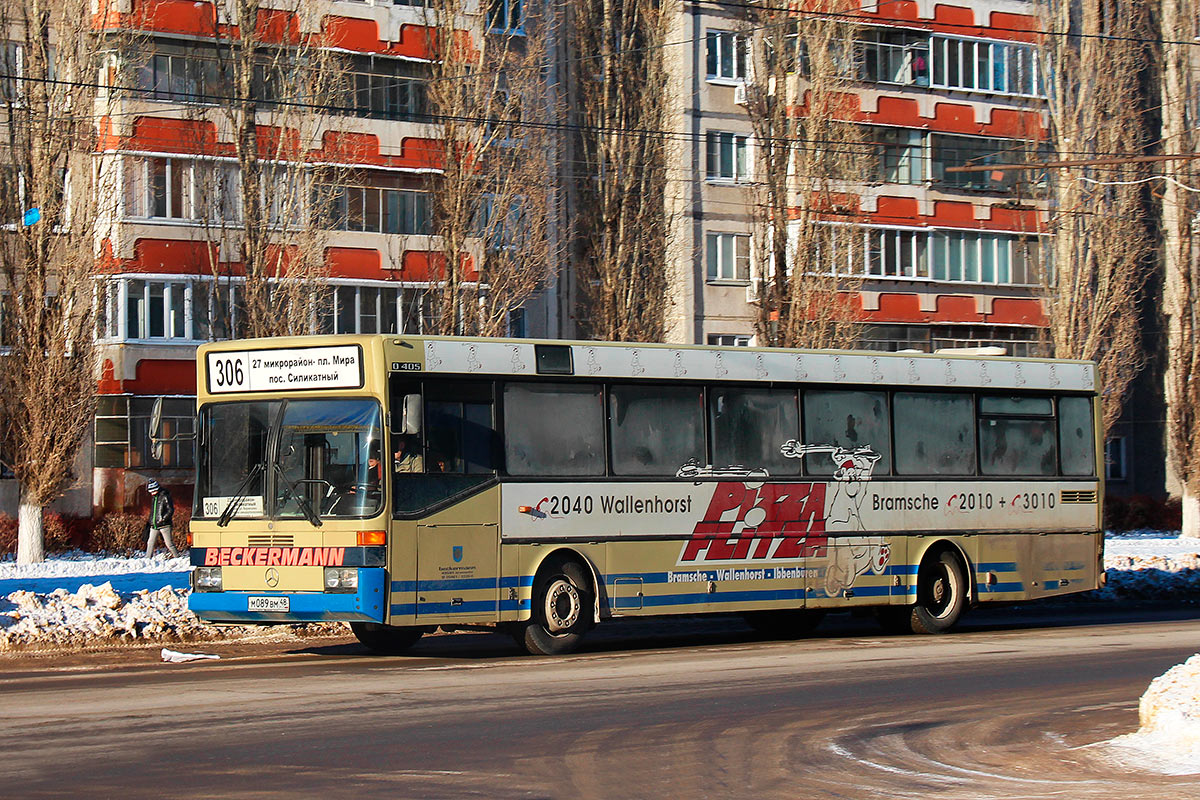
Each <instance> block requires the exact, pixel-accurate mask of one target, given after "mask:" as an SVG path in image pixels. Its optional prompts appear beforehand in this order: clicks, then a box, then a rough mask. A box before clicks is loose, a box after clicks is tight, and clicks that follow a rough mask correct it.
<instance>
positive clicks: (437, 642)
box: [289, 600, 1200, 661]
mask: <svg viewBox="0 0 1200 800" xmlns="http://www.w3.org/2000/svg"><path fill="white" fill-rule="evenodd" d="M1193 619H1200V607H1196V606H1186V607H1169V608H1163V607H1160V608H1128V607H1121V606H1114V605H1108V604H1092V603H1063V602H1062V601H1061V600H1056V601H1053V602H1037V601H1035V602H1032V603H1024V604H1020V605H1012V606H1001V607H989V608H986V609H975V610H973V611H971V612H970V613H968V614H966V615H965V616H964V617H963V619H962V622H960V623H959V625H958V627H957V628H956V629H955V633H954V634H952V635H962V634H970V633H984V632H988V633H992V632H997V631H1020V630H1037V629H1047V628H1076V627H1082V626H1088V625H1118V624H1120V625H1128V624H1143V623H1145V624H1149V623H1156V622H1177V621H1181V620H1193ZM885 637H886V638H904V637H902V636H901V637H896V636H895V635H894V634H888V633H886V632H884V631H883V629H882V628H881V627H880V626H879V624H878V623H877V622H876V620H875V618H874V616H873V615H872V614H871V613H870V612H851V613H840V614H830V615H828V616H826V617H825V619H824V620H823V621H822V623H821V625H820V626H819V627H818V628H817V629H816V631H815V632H813V633H812V634H810V635H809V636H807V637H804V638H807V639H815V640H819V641H824V642H830V641H838V640H845V641H848V642H851V641H859V640H861V639H863V638H871V639H879V638H885ZM779 640H780V637H776V636H769V635H766V634H762V633H759V632H758V631H755V630H753V629H751V628H750V627H749V626H748V625H747V624H746V623H745V622H743V621H742V619H741V617H740V616H738V615H736V614H724V615H713V616H696V617H678V618H655V619H620V620H611V621H608V622H605V623H604V624H602V625H600V626H599V627H597V628H596V629H595V630H593V631H592V632H591V633H589V634H588V635H587V637H586V638H585V639H584V642H583V645H582V647H581V648H580V649H579V651H578V654H579V655H596V654H603V653H612V652H637V651H649V650H671V649H679V648H689V647H720V646H737V645H746V644H752V643H755V642H767V641H779ZM289 653H292V654H306V655H320V656H332V657H339V658H354V657H359V656H361V657H363V658H372V659H401V660H402V659H411V658H437V659H450V660H460V661H482V660H487V659H497V658H510V657H514V656H524V651H523V650H522V649H520V648H519V647H518V646H517V645H516V643H515V642H514V641H513V640H512V639H511V638H510V637H509V636H507V635H505V634H503V633H496V632H474V631H472V632H461V633H449V634H446V633H438V634H433V635H428V636H425V637H423V638H422V639H421V640H420V641H419V642H418V643H417V644H416V645H415V646H414V647H413V648H412V649H411V650H410V651H409V652H408V653H406V654H405V655H402V656H376V655H374V654H372V653H371V652H370V651H369V650H367V648H365V647H363V646H362V645H360V644H359V643H358V642H339V643H337V644H328V645H315V646H310V647H303V648H297V649H295V650H291V651H289Z"/></svg>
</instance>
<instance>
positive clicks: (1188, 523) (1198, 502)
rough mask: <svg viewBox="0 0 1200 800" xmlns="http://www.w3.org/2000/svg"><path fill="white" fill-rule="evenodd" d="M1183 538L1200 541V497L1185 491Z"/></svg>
mask: <svg viewBox="0 0 1200 800" xmlns="http://www.w3.org/2000/svg"><path fill="white" fill-rule="evenodd" d="M1182 528H1183V529H1182V530H1181V531H1180V535H1181V536H1186V537H1189V538H1192V539H1200V495H1198V494H1194V493H1192V492H1191V491H1189V490H1188V488H1187V487H1186V486H1185V487H1184V489H1183V526H1182Z"/></svg>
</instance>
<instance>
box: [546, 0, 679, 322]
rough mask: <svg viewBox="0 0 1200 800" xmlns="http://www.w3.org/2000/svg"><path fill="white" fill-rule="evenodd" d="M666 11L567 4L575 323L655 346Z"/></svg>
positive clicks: (662, 244) (661, 255) (663, 276)
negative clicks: (575, 157) (574, 138)
mask: <svg viewBox="0 0 1200 800" xmlns="http://www.w3.org/2000/svg"><path fill="white" fill-rule="evenodd" d="M673 13H675V10H674V8H673V7H671V6H669V5H668V4H666V3H661V2H658V0H578V2H575V3H572V4H571V5H570V6H569V11H568V14H569V19H570V23H569V28H570V34H569V39H570V42H571V45H572V48H571V49H572V52H573V53H576V54H579V56H580V59H579V60H578V62H577V63H576V64H575V65H574V66H575V68H574V80H573V84H574V85H573V92H574V97H575V99H576V102H577V104H578V110H577V119H578V122H579V128H580V135H579V142H578V146H579V152H580V154H581V162H582V163H581V164H580V165H579V166H578V167H576V169H577V170H579V171H581V173H582V174H581V176H580V178H579V179H578V181H577V182H576V183H575V186H576V189H577V192H578V203H577V206H578V215H577V217H578V218H577V220H576V222H577V225H578V235H579V245H580V253H579V254H578V266H577V269H576V278H577V281H578V286H579V292H580V295H581V305H582V309H581V315H582V319H581V326H582V327H583V328H584V329H585V331H586V333H587V334H588V335H589V336H592V337H594V338H597V339H606V340H610V341H641V342H655V341H662V339H663V336H664V333H665V328H666V312H667V307H668V305H669V303H670V302H671V300H670V297H669V293H668V275H667V266H666V259H667V252H668V245H669V236H670V231H671V227H672V219H671V218H672V216H673V213H672V212H671V211H670V209H669V208H668V201H667V198H666V191H665V188H666V181H667V164H668V162H669V160H670V158H671V155H672V153H671V150H672V148H671V146H670V142H669V140H668V137H667V136H665V135H664V134H663V131H665V130H667V129H668V128H669V127H670V116H669V115H670V104H669V103H668V102H667V94H668V87H667V80H668V71H667V68H666V65H665V62H664V58H665V56H664V45H665V43H666V34H667V28H668V22H669V15H670V14H673Z"/></svg>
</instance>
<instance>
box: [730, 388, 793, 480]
mask: <svg viewBox="0 0 1200 800" xmlns="http://www.w3.org/2000/svg"><path fill="white" fill-rule="evenodd" d="M708 416H709V421H710V424H711V426H712V427H711V430H712V454H713V457H712V463H713V467H715V468H718V469H720V468H728V467H744V468H746V469H748V470H762V469H765V470H767V472H768V473H769V474H771V475H799V474H800V467H801V463H800V461H799V459H795V458H788V457H787V456H785V455H784V454H783V453H782V452H781V450H780V448H781V447H782V446H783V444H784V443H785V442H787V441H788V440H791V439H796V438H798V437H799V435H800V410H799V407H798V406H797V405H796V392H795V391H794V390H792V389H743V388H734V389H722V388H717V387H714V388H712V389H710V390H709V392H708Z"/></svg>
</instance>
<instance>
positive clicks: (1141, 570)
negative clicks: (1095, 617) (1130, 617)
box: [1093, 532, 1200, 604]
mask: <svg viewBox="0 0 1200 800" xmlns="http://www.w3.org/2000/svg"><path fill="white" fill-rule="evenodd" d="M1104 567H1105V570H1106V572H1107V573H1108V582H1107V585H1106V586H1105V587H1104V588H1103V589H1100V590H1099V591H1097V592H1094V593H1093V595H1094V599H1097V600H1101V601H1106V602H1118V603H1126V602H1128V603H1177V602H1183V603H1189V604H1190V603H1195V602H1197V601H1198V600H1200V539H1193V538H1187V537H1183V536H1178V535H1176V536H1170V535H1164V534H1163V533H1161V532H1155V533H1154V534H1152V535H1151V534H1147V533H1143V532H1139V533H1133V534H1120V535H1117V536H1113V535H1111V534H1110V535H1109V536H1108V537H1106V539H1105V542H1104Z"/></svg>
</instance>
